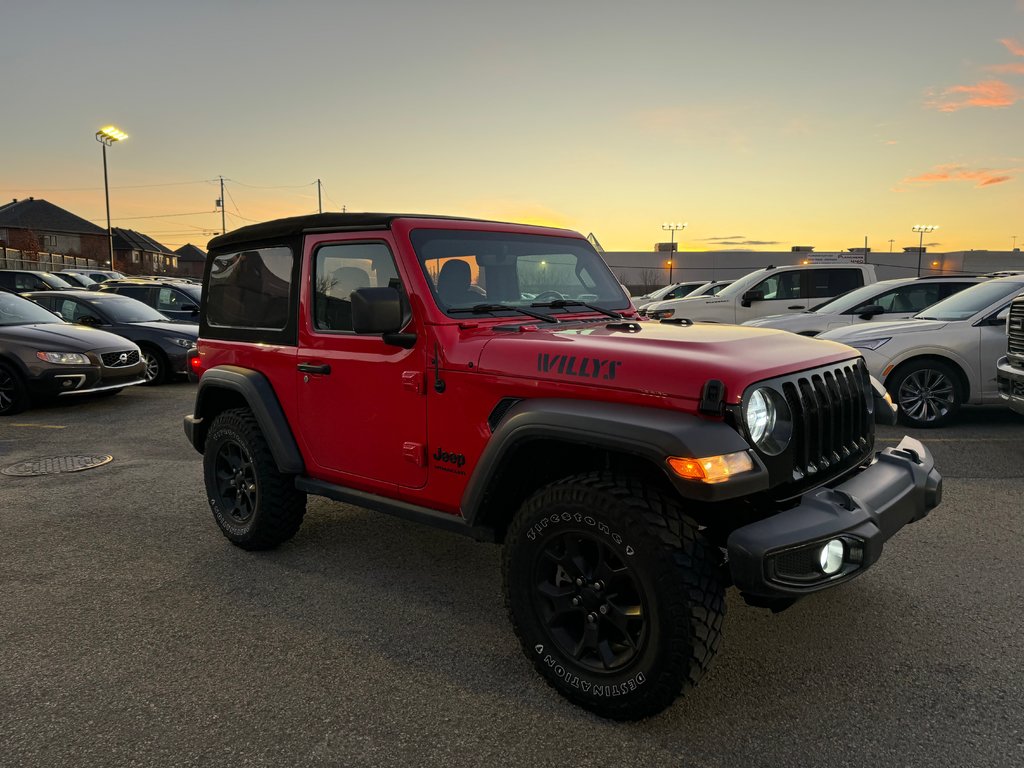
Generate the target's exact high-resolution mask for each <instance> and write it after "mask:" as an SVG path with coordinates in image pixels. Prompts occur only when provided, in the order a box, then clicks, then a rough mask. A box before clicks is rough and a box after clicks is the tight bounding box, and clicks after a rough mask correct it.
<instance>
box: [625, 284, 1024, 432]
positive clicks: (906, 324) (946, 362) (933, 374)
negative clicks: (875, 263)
mask: <svg viewBox="0 0 1024 768" xmlns="http://www.w3.org/2000/svg"><path fill="white" fill-rule="evenodd" d="M843 288H846V289H847V290H845V291H843V290H841V289H843ZM837 292H838V294H837ZM1022 292H1024V275H1022V274H1020V273H1016V272H1013V271H1011V272H1008V273H1000V274H999V275H986V276H978V277H969V276H948V275H941V276H929V277H912V278H900V279H896V280H883V281H875V280H874V269H873V267H871V266H870V265H813V266H805V265H793V266H787V267H779V268H775V267H768V268H766V269H763V270H757V271H755V272H752V273H750V274H749V275H747V276H745V277H742V278H740V279H739V280H736V281H735V282H734V283H732V285H730V286H729V287H727V288H725V289H724V290H722V291H721V292H720V293H719V294H718V295H717V296H714V297H710V298H708V297H703V298H696V297H692V296H683V297H677V298H674V299H671V300H666V301H661V302H655V303H652V304H649V305H648V306H647V307H646V311H645V313H642V314H646V315H647V316H648V317H649V318H651V319H661V320H664V319H670V318H672V319H680V318H685V319H688V320H691V321H694V322H718V323H740V324H743V325H749V326H755V327H761V328H774V329H779V330H786V331H791V332H793V333H798V334H801V335H804V336H816V337H818V338H822V339H827V340H831V341H837V342H841V343H843V344H847V345H849V346H852V347H855V348H857V349H858V350H860V352H861V353H862V355H863V356H864V359H865V361H866V363H867V365H868V369H869V371H870V373H871V374H872V375H873V376H875V377H876V378H877V379H878V380H879V381H881V382H882V383H883V384H884V385H885V386H886V388H887V390H888V391H889V393H890V395H891V396H892V398H893V399H894V401H895V402H896V403H897V404H898V405H899V407H900V418H901V419H902V421H903V422H904V423H905V424H908V425H910V426H916V427H937V426H942V425H945V424H948V423H949V422H950V421H951V420H952V419H953V418H954V417H955V416H956V413H957V411H958V410H959V409H960V407H961V406H962V405H965V404H989V403H998V402H1000V400H1001V398H1000V388H999V385H998V383H997V375H996V361H997V359H998V358H1000V357H1001V356H1003V355H1005V354H1006V346H1007V345H1006V338H1007V337H1006V327H1007V316H1008V314H1009V305H1010V302H1011V300H1012V299H1013V298H1014V297H1015V296H1017V295H1018V294H1021V293H1022ZM836 294H837V295H836ZM663 295H666V294H663ZM828 295H834V298H828V299H827V300H825V301H822V302H820V303H817V304H814V305H813V306H810V307H809V308H807V306H806V304H807V303H808V302H810V301H811V299H812V298H822V297H825V296H828ZM1022 314H1024V313H1022ZM1000 370H1002V369H1000ZM1009 386H1010V385H1007V384H1006V383H1004V385H1003V390H1004V397H1003V398H1002V399H1009V398H1007V397H1006V396H1005V395H1006V390H1007V389H1008V387H1009ZM1021 395H1022V396H1024V392H1022V393H1021Z"/></svg>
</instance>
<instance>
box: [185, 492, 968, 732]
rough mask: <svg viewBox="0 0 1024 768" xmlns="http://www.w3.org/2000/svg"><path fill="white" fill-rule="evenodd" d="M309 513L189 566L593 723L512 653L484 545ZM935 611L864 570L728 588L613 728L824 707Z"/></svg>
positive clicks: (517, 705) (366, 639) (402, 670)
mask: <svg viewBox="0 0 1024 768" xmlns="http://www.w3.org/2000/svg"><path fill="white" fill-rule="evenodd" d="M310 510H311V513H310V514H309V515H308V519H307V521H306V523H305V524H304V527H303V529H302V531H300V533H299V535H298V536H297V537H296V539H295V540H293V541H292V542H290V543H289V544H287V545H285V546H283V547H281V548H280V549H279V550H276V551H273V552H267V553H246V552H242V551H241V550H238V549H235V548H234V547H231V546H230V545H229V544H227V543H226V542H225V543H223V545H212V546H208V547H203V548H202V551H201V552H200V553H198V554H196V555H195V556H194V558H193V560H192V563H191V567H192V572H191V575H190V578H194V579H195V580H196V581H198V582H200V584H199V588H200V589H201V590H202V591H203V593H204V594H206V595H207V596H209V597H210V598H211V599H213V600H215V601H222V602H223V608H224V610H231V609H232V606H237V605H238V603H239V601H241V602H242V603H243V604H244V605H243V606H242V610H243V611H244V612H246V613H250V612H251V613H255V614H258V615H262V616H263V617H264V618H265V619H266V620H267V621H268V622H269V623H271V624H282V623H283V624H286V625H288V626H289V627H290V629H289V631H294V632H295V633H297V634H298V635H299V636H303V635H306V634H309V633H317V634H318V633H326V634H327V635H328V636H332V637H334V638H336V640H337V642H338V645H337V647H338V648H339V649H343V648H347V647H350V643H351V641H352V640H353V638H356V639H358V640H359V643H360V646H359V647H360V648H361V653H364V654H366V655H367V657H369V658H375V659H377V660H379V661H382V662H384V663H386V664H387V665H388V666H389V668H394V669H395V670H396V674H397V675H399V676H401V675H402V674H408V675H413V676H417V677H420V678H422V677H423V676H424V675H428V676H430V677H432V678H434V679H436V681H437V684H438V685H442V686H444V687H446V688H456V689H459V688H461V689H464V690H465V691H469V692H472V693H473V694H474V696H475V697H477V698H479V697H480V696H484V697H486V698H487V699H488V700H489V701H490V702H492V703H493V705H494V706H495V707H496V708H497V710H504V709H508V710H515V709H522V708H526V709H527V710H529V711H530V712H532V713H534V714H535V715H536V716H538V717H544V718H553V719H555V721H563V722H564V723H565V724H566V725H570V726H571V725H572V724H574V723H576V724H580V723H585V722H604V721H601V720H600V719H598V718H596V717H594V716H592V715H590V714H589V713H587V712H585V711H584V710H581V709H579V708H577V707H574V706H572V705H570V704H568V703H567V702H565V701H564V700H563V699H562V698H561V697H559V696H558V695H557V694H555V693H554V692H553V691H551V690H550V689H549V688H548V687H547V686H546V685H545V684H544V682H543V680H541V678H540V677H539V676H538V675H536V674H535V672H534V671H533V669H532V667H531V665H530V664H529V663H528V661H527V660H526V659H525V658H524V656H523V654H522V652H521V650H520V646H519V643H518V640H517V639H516V637H515V636H514V634H513V632H512V630H511V627H510V625H509V622H508V618H507V616H506V613H505V610H504V598H503V592H502V585H501V576H500V553H501V550H500V548H499V547H497V546H494V545H490V544H480V543H476V542H473V541H471V540H469V539H465V538H462V537H458V536H453V535H450V534H446V533H443V532H440V531H436V530H433V529H428V528H423V527H420V526H417V525H415V524H411V523H406V522H403V521H400V520H396V519H394V518H389V517H386V516H382V515H378V514H375V513H372V512H367V511H364V510H359V509H355V508H351V507H346V506H343V505H330V504H328V503H325V502H324V503H322V502H321V501H320V500H315V501H313V500H311V502H310ZM210 534H211V535H213V534H214V531H212V530H211V531H210ZM882 606H884V608H885V610H884V611H883V610H880V609H881V607H882ZM214 610H218V608H217V607H216V606H214ZM935 624H936V622H935V620H934V619H933V618H931V617H929V616H927V615H923V614H922V610H921V609H920V608H919V607H918V606H916V605H914V603H913V601H912V599H911V598H910V597H909V596H908V595H906V594H904V593H901V592H900V591H898V590H894V589H892V588H890V587H889V585H888V583H887V582H884V581H881V580H875V579H873V577H872V575H871V574H868V575H866V576H865V577H864V578H863V579H861V580H857V581H855V582H853V583H851V584H849V585H846V586H844V587H841V588H838V589H836V590H833V591H831V592H829V593H828V594H827V595H819V596H814V597H812V598H809V599H808V600H806V601H804V602H801V603H798V604H797V605H796V606H794V607H793V608H791V609H789V610H788V611H786V612H783V613H780V614H775V615H773V614H771V613H770V612H768V611H766V610H763V609H754V608H750V607H747V606H745V605H744V604H743V602H742V600H741V599H740V598H739V596H738V595H737V594H735V592H730V594H729V600H728V616H727V618H726V622H725V630H724V632H725V640H724V642H723V643H722V647H721V651H720V654H719V657H718V659H716V662H715V664H714V665H713V666H712V670H711V672H710V674H709V675H708V676H707V678H706V679H705V681H704V683H703V684H702V685H701V686H699V687H698V688H697V689H695V690H694V691H692V692H690V693H689V694H688V696H687V697H686V698H685V699H682V700H680V701H678V702H677V703H676V705H675V706H673V707H671V708H670V709H669V710H668V711H666V712H665V713H664V714H662V715H660V716H658V717H656V718H654V719H652V720H649V721H646V722H645V723H641V724H638V725H623V726H619V727H621V728H624V729H631V728H633V729H635V728H641V729H643V730H644V732H645V733H648V734H650V733H658V734H662V735H663V736H664V737H665V739H666V744H668V743H669V742H671V743H678V742H679V735H680V731H685V732H686V733H687V734H689V735H691V736H693V737H694V739H695V742H694V744H696V743H697V742H698V741H700V740H701V739H703V738H704V736H703V735H702V734H706V732H707V731H708V729H709V728H710V729H714V728H717V727H719V725H720V723H721V721H722V719H723V718H725V719H728V718H729V717H730V716H731V715H730V713H731V712H735V711H737V710H743V711H747V712H749V711H758V712H763V713H764V715H763V716H764V718H765V719H766V721H768V720H770V721H772V722H775V723H776V724H777V725H780V727H781V724H783V723H782V721H783V720H785V718H787V717H796V718H797V719H799V716H800V714H799V713H800V712H804V711H806V710H808V709H809V710H810V711H815V710H816V709H817V708H819V707H820V709H821V711H826V710H829V709H830V708H832V710H834V707H833V705H834V702H835V700H836V699H835V697H836V696H846V697H847V698H848V699H856V698H859V697H864V696H869V697H870V696H871V695H874V693H873V691H874V689H873V688H871V687H863V686H861V687H860V688H858V685H859V683H858V682H857V681H858V680H861V679H862V678H863V676H864V673H865V670H872V674H885V672H883V671H882V669H881V666H882V663H880V661H879V655H878V649H879V648H884V649H886V659H885V661H884V666H885V667H886V668H887V669H889V670H892V669H893V668H894V667H898V666H899V665H901V664H904V663H912V662H913V656H912V653H913V649H914V648H915V647H916V646H917V645H918V644H919V642H920V640H919V639H915V638H920V634H921V631H922V627H923V626H924V627H928V628H929V629H928V632H929V635H928V638H927V641H928V642H929V643H931V644H932V647H933V648H934V645H935V644H936V643H939V644H943V643H945V642H949V643H950V644H953V643H954V642H955V638H952V637H946V636H945V634H946V633H945V632H944V631H943V630H942V629H941V628H939V627H936V626H935ZM839 646H842V647H843V648H844V650H843V652H842V653H841V654H836V653H835V652H834V650H833V649H835V648H836V647H839ZM339 652H342V653H343V651H339ZM346 663H348V662H346ZM823 675H824V676H825V677H826V678H827V679H828V680H829V681H830V683H831V684H830V685H828V686H823V685H821V682H822V678H823ZM931 695H939V694H938V693H937V692H932V694H931ZM794 700H795V701H796V702H797V703H793V702H794ZM765 702H772V707H771V708H765V706H764V704H765ZM908 706H909V704H908ZM790 725H791V724H789V723H788V721H787V723H785V726H786V727H787V728H788V727H790Z"/></svg>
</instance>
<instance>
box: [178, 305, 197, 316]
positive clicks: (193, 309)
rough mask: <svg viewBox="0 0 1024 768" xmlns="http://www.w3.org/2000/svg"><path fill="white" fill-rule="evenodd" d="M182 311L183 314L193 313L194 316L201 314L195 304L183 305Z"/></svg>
mask: <svg viewBox="0 0 1024 768" xmlns="http://www.w3.org/2000/svg"><path fill="white" fill-rule="evenodd" d="M181 311H182V312H191V313H192V314H193V315H198V314H199V307H197V306H196V305H195V304H182V305H181Z"/></svg>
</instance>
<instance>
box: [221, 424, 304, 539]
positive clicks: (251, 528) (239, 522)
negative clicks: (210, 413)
mask: <svg viewBox="0 0 1024 768" xmlns="http://www.w3.org/2000/svg"><path fill="white" fill-rule="evenodd" d="M211 422H212V423H211V424H210V431H209V432H208V433H207V435H206V443H205V445H204V446H203V478H204V481H205V484H206V497H207V499H209V502H210V509H211V511H212V512H213V517H214V520H216V522H217V525H218V526H219V527H220V530H221V533H223V534H224V536H225V537H227V539H228V540H229V541H230V542H231V543H232V544H234V545H236V546H238V547H241V548H242V549H250V550H257V549H273V548H274V547H276V546H278V545H279V544H282V543H283V542H285V541H288V540H289V539H290V538H292V536H294V535H295V534H296V532H297V531H298V530H299V526H301V525H302V518H303V516H304V515H305V513H306V494H304V493H302V492H300V491H298V490H296V488H295V477H294V475H288V474H284V473H282V472H280V471H279V470H278V468H277V464H276V462H275V461H274V456H273V454H272V452H271V450H270V446H269V445H268V444H267V439H266V437H264V435H263V432H262V430H261V429H260V426H259V422H258V421H257V420H256V417H255V416H254V415H253V412H252V411H251V410H249V409H248V408H233V409H231V410H227V411H223V412H222V413H219V414H217V415H216V416H214V417H213V418H212V420H211Z"/></svg>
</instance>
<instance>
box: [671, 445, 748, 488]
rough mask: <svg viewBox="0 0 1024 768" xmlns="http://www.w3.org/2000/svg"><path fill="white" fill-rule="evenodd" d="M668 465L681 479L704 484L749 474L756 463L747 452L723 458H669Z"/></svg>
mask: <svg viewBox="0 0 1024 768" xmlns="http://www.w3.org/2000/svg"><path fill="white" fill-rule="evenodd" d="M668 465H669V466H670V467H671V468H672V471H673V472H675V473H676V474H677V475H679V476H680V477H684V478H686V479H687V480H699V481H700V482H702V483H722V482H725V481H726V480H728V479H729V478H730V477H732V476H733V475H738V474H741V473H743V472H749V471H750V470H752V469H753V468H754V461H753V459H751V458H750V454H749V453H747V452H746V451H739V452H737V453H727V454H724V455H723V456H707V457H705V458H703V459H684V458H680V457H678V456H669V458H668Z"/></svg>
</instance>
